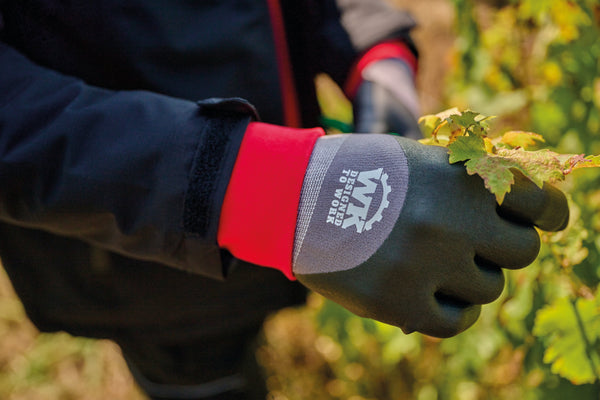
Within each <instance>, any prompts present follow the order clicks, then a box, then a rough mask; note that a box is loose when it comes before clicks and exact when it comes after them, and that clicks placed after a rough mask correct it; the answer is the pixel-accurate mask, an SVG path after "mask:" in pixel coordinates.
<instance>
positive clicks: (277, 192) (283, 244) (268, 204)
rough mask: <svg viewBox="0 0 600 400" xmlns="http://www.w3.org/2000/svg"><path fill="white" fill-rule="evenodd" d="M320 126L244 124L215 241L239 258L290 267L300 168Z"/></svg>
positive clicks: (287, 272) (288, 271) (284, 268)
mask: <svg viewBox="0 0 600 400" xmlns="http://www.w3.org/2000/svg"><path fill="white" fill-rule="evenodd" d="M324 134H325V132H324V131H323V130H322V129H321V128H314V129H294V128H285V127H281V126H276V125H270V124H265V123H261V122H252V123H250V124H249V125H248V128H247V130H246V134H245V136H244V139H243V141H242V144H241V147H240V151H239V154H238V157H237V160H236V163H235V165H234V168H233V173H232V176H231V179H230V181H229V186H228V187H227V192H226V193H225V200H224V202H223V208H222V210H221V218H220V221H219V231H218V235H217V241H218V243H219V246H221V247H222V248H225V249H227V250H229V251H230V252H231V254H233V255H234V256H235V257H237V258H239V259H242V260H244V261H248V262H251V263H253V264H258V265H261V266H265V267H271V268H276V269H278V270H280V271H282V272H283V273H284V274H285V275H286V276H287V277H288V278H289V279H294V277H293V273H292V251H293V246H294V234H295V230H296V218H297V215H298V203H299V201H300V192H301V190H302V183H303V180H304V174H305V172H306V168H307V166H308V162H309V160H310V155H311V153H312V150H313V147H314V145H315V142H316V141H317V139H318V138H319V137H320V136H322V135H324Z"/></svg>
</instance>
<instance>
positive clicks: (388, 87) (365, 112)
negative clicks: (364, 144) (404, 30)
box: [352, 58, 422, 139]
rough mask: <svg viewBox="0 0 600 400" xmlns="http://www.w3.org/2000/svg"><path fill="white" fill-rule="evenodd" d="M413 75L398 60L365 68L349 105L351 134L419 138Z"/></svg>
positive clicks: (405, 65)
mask: <svg viewBox="0 0 600 400" xmlns="http://www.w3.org/2000/svg"><path fill="white" fill-rule="evenodd" d="M413 75H414V73H413V71H412V69H411V67H410V66H409V65H408V64H407V63H406V62H404V61H402V60H400V59H392V58H390V59H384V60H380V61H376V62H374V63H372V64H370V65H369V66H368V67H366V68H365V69H364V70H363V71H362V82H361V83H360V85H359V86H358V88H357V90H356V94H355V95H354V99H353V102H352V103H353V111H354V130H355V131H356V132H357V133H397V134H399V135H402V136H405V137H409V138H413V139H420V138H422V134H421V131H420V130H419V124H418V122H417V121H418V118H419V114H420V113H419V101H418V96H417V92H416V89H415V82H414V76H413Z"/></svg>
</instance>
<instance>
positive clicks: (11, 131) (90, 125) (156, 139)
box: [0, 43, 253, 276]
mask: <svg viewBox="0 0 600 400" xmlns="http://www.w3.org/2000/svg"><path fill="white" fill-rule="evenodd" d="M252 114H253V113H252V109H251V107H250V106H249V105H247V104H245V103H244V102H241V101H240V102H236V101H233V102H221V103H218V102H217V103H215V104H210V102H208V103H206V102H205V103H204V104H196V103H194V102H189V101H183V100H179V99H175V98H170V97H167V96H160V95H156V94H152V93H149V92H143V91H128V92H127V91H123V92H118V91H107V90H103V89H99V88H96V87H92V86H89V85H86V84H85V83H84V82H82V81H80V80H77V79H75V78H72V77H68V76H64V75H60V74H58V73H55V72H53V71H50V70H47V69H44V68H41V67H39V66H37V65H34V64H33V63H32V62H30V61H29V60H28V59H26V58H25V57H23V56H22V55H20V54H19V53H17V52H16V51H15V50H13V49H12V48H10V47H8V46H6V45H4V44H1V43H0V187H2V191H0V220H2V221H3V222H5V223H10V224H15V225H19V226H24V227H30V228H36V229H42V230H46V231H49V232H52V233H55V234H59V235H67V236H70V237H75V238H79V239H81V240H85V241H88V242H91V243H94V244H95V245H98V246H100V247H104V248H107V249H110V250H113V251H116V252H119V253H122V254H124V255H127V256H130V257H134V258H141V259H145V260H151V261H157V262H160V263H163V264H167V265H171V266H175V267H178V268H183V269H187V270H192V271H195V272H199V273H203V274H208V275H211V276H219V275H220V271H207V270H205V269H204V267H203V265H204V263H203V262H202V261H203V260H208V259H210V260H215V258H217V259H218V255H219V251H218V248H217V246H216V230H217V223H218V216H219V213H220V207H221V203H222V198H223V196H224V192H225V188H226V185H227V182H228V179H229V174H230V172H231V169H232V166H233V164H234V161H235V156H236V154H237V150H238V147H239V142H240V140H241V138H242V136H243V134H244V131H245V128H246V125H247V124H248V122H249V121H250V120H251V119H252ZM207 264H213V265H214V264H215V263H214V262H211V263H207ZM217 264H220V263H217Z"/></svg>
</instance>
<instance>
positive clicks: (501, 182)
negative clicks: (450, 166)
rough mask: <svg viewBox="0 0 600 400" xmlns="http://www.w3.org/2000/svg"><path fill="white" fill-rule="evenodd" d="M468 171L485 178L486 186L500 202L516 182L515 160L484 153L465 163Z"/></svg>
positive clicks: (499, 202) (500, 202)
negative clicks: (512, 169) (514, 173)
mask: <svg viewBox="0 0 600 400" xmlns="http://www.w3.org/2000/svg"><path fill="white" fill-rule="evenodd" d="M465 166H466V167H467V173H469V174H470V175H473V174H477V175H479V176H480V177H481V178H482V179H483V183H484V185H485V187H486V188H487V189H488V190H489V191H490V192H492V193H493V194H494V195H495V196H496V201H497V202H498V204H502V202H503V201H504V196H505V195H506V194H507V193H508V192H510V187H511V186H512V184H513V183H515V178H514V175H513V172H512V171H511V168H514V167H515V166H516V164H515V163H514V161H512V160H510V159H508V158H503V157H496V156H493V155H491V154H484V155H483V156H481V157H478V158H472V159H470V160H469V161H467V162H466V163H465Z"/></svg>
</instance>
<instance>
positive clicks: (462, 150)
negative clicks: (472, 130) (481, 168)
mask: <svg viewBox="0 0 600 400" xmlns="http://www.w3.org/2000/svg"><path fill="white" fill-rule="evenodd" d="M448 154H449V155H450V164H454V163H456V162H460V161H467V160H470V159H473V158H480V157H483V156H485V155H486V154H487V153H486V151H485V143H484V141H483V138H482V137H481V136H475V135H470V136H459V137H458V138H456V140H455V141H454V142H452V143H450V144H449V145H448Z"/></svg>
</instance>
